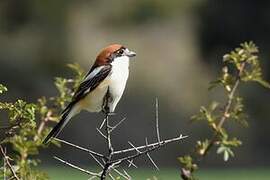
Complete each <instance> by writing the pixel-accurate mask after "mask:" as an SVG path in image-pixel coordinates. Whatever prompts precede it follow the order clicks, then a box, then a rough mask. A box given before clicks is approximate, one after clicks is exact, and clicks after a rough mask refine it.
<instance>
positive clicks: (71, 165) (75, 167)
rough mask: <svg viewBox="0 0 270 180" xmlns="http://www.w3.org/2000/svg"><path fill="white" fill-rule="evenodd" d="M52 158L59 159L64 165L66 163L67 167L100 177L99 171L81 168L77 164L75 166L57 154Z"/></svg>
mask: <svg viewBox="0 0 270 180" xmlns="http://www.w3.org/2000/svg"><path fill="white" fill-rule="evenodd" d="M53 158H54V159H56V160H58V161H60V162H61V163H64V164H65V165H67V166H69V167H71V168H73V169H77V170H79V171H81V172H83V173H86V174H88V175H91V176H95V177H100V174H99V173H94V172H91V171H88V170H85V169H83V168H81V167H79V166H76V165H74V164H71V163H69V162H67V161H65V160H63V159H61V158H59V157H57V156H54V157H53Z"/></svg>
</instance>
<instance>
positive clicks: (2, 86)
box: [0, 84, 8, 94]
mask: <svg viewBox="0 0 270 180" xmlns="http://www.w3.org/2000/svg"><path fill="white" fill-rule="evenodd" d="M7 90H8V89H7V87H6V86H4V85H3V84H0V94H2V93H4V92H6V91H7Z"/></svg>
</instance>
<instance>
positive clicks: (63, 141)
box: [54, 138, 105, 158]
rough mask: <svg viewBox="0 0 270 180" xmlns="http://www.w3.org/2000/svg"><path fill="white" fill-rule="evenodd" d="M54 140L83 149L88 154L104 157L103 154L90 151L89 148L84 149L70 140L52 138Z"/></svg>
mask: <svg viewBox="0 0 270 180" xmlns="http://www.w3.org/2000/svg"><path fill="white" fill-rule="evenodd" d="M54 140H56V141H59V142H61V143H64V144H66V145H69V146H72V147H74V148H77V149H79V150H82V151H85V152H87V153H89V154H92V155H95V156H98V157H101V158H105V156H104V155H103V154H100V153H97V152H95V151H92V150H90V149H86V148H84V147H81V146H78V145H76V144H73V143H71V142H68V141H65V140H62V139H59V138H54Z"/></svg>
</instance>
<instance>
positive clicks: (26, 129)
mask: <svg viewBox="0 0 270 180" xmlns="http://www.w3.org/2000/svg"><path fill="white" fill-rule="evenodd" d="M68 67H69V68H71V69H72V70H73V71H74V72H75V78H74V79H66V78H56V79H55V86H56V88H57V90H58V93H59V95H57V96H54V97H49V98H46V97H42V98H39V99H38V100H37V102H36V103H28V102H26V101H24V100H21V99H18V100H16V101H15V102H0V111H2V113H6V114H7V125H4V124H1V127H0V131H3V132H4V134H5V136H4V137H3V138H2V139H0V148H1V155H2V156H3V160H4V164H7V167H8V169H9V170H8V169H7V167H3V170H0V177H4V176H5V178H11V179H12V178H15V179H37V180H38V179H48V177H47V176H46V174H45V173H43V172H41V171H39V170H36V169H35V168H33V167H35V166H37V165H38V164H39V163H40V160H39V159H38V158H37V155H38V153H39V150H40V149H43V148H46V146H44V145H43V144H42V141H43V139H44V138H45V137H46V135H47V134H48V132H49V131H50V127H48V126H47V125H48V123H49V122H57V121H58V119H59V114H60V111H61V109H63V108H64V106H65V104H66V103H67V102H68V101H69V100H70V98H71V96H72V92H73V91H72V89H75V88H77V87H78V85H79V82H80V81H81V79H82V78H83V71H82V70H81V68H80V67H79V65H77V64H70V65H68ZM7 91H8V89H7V88H6V87H5V86H4V85H2V84H0V94H3V93H5V92H7ZM3 122H4V121H1V123H3ZM53 143H54V144H55V145H60V144H59V142H57V141H53ZM9 147H11V148H12V149H10V150H9ZM4 149H7V150H9V151H7V152H9V153H6V152H5V151H4ZM15 167H16V168H15Z"/></svg>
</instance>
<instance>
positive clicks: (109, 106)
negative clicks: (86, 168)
mask: <svg viewBox="0 0 270 180" xmlns="http://www.w3.org/2000/svg"><path fill="white" fill-rule="evenodd" d="M134 56H136V53H135V52H133V51H131V50H129V49H128V48H126V47H125V46H123V45H121V44H111V45H109V46H107V47H105V48H104V49H102V50H101V52H100V53H99V54H98V56H97V57H96V60H95V63H94V64H93V65H92V67H91V68H90V70H89V71H88V73H87V74H86V75H85V77H84V78H83V80H82V82H81V83H80V85H79V87H78V88H77V90H76V91H75V93H74V95H73V97H72V100H71V102H70V103H69V104H68V105H67V106H66V108H65V109H64V110H63V111H62V113H61V116H60V121H59V122H58V123H57V124H56V125H55V126H54V128H53V129H52V130H51V131H50V133H49V134H48V135H47V137H46V138H45V139H44V141H43V143H44V144H47V143H48V142H50V140H51V139H52V138H55V137H56V136H58V134H59V133H60V132H61V131H62V130H63V128H64V127H65V125H66V124H67V123H68V122H69V121H70V119H71V118H72V117H74V116H75V115H76V114H78V113H80V112H81V110H86V111H89V112H103V113H105V114H106V115H109V114H112V113H114V111H115V108H116V106H117V104H118V102H119V100H120V99H121V97H122V95H123V92H124V90H125V87H126V82H127V79H128V76H129V60H130V58H132V57H134Z"/></svg>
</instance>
